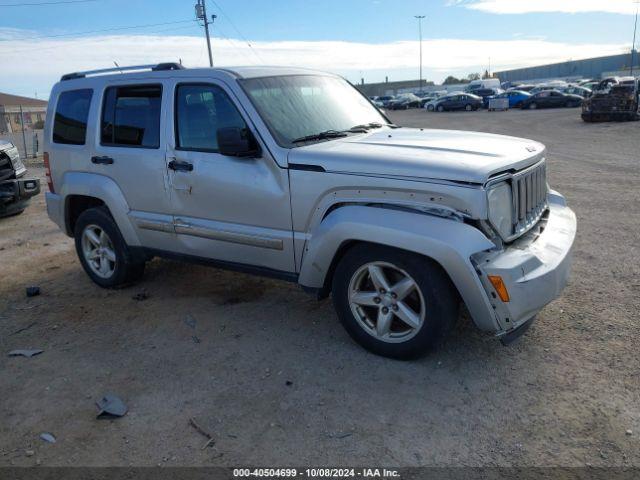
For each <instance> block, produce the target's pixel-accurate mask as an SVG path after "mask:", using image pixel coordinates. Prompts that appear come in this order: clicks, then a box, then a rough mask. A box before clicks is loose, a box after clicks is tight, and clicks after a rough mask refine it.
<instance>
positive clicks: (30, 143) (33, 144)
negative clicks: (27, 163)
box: [0, 130, 44, 160]
mask: <svg viewBox="0 0 640 480" xmlns="http://www.w3.org/2000/svg"><path fill="white" fill-rule="evenodd" d="M43 139H44V131H43V130H25V132H24V137H23V135H22V132H21V131H19V132H13V133H2V134H0V140H6V141H9V142H11V143H13V144H14V145H15V146H16V147H18V151H19V152H20V158H22V159H24V160H26V159H29V158H37V157H40V156H41V155H42V148H43V145H42V141H43ZM25 144H26V145H25ZM25 146H26V151H25Z"/></svg>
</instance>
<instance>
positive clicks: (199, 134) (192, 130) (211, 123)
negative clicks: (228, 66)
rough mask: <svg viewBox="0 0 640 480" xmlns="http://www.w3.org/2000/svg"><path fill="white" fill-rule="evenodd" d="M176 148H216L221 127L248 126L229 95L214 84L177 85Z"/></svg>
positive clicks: (209, 150)
mask: <svg viewBox="0 0 640 480" xmlns="http://www.w3.org/2000/svg"><path fill="white" fill-rule="evenodd" d="M175 115H176V120H175V122H176V147H177V148H179V149H183V150H201V151H206V152H217V151H218V139H217V132H218V129H220V128H225V127H238V128H247V124H246V123H245V122H244V120H243V119H242V116H241V115H240V113H239V112H238V109H237V108H236V106H235V105H234V104H233V102H232V101H231V99H230V98H229V97H228V95H227V94H226V93H225V92H224V91H223V90H222V89H221V88H220V87H216V86H215V85H193V84H192V85H188V84H183V85H178V88H177V89H176V101H175Z"/></svg>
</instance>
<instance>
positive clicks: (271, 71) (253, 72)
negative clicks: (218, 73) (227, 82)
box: [219, 66, 327, 78]
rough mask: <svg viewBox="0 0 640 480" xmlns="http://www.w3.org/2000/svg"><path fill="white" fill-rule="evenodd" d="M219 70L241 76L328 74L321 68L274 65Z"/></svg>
mask: <svg viewBox="0 0 640 480" xmlns="http://www.w3.org/2000/svg"><path fill="white" fill-rule="evenodd" d="M219 70H226V71H227V72H230V73H233V74H235V75H236V76H237V77H240V78H258V77H271V76H274V75H309V74H316V75H318V74H320V75H326V74H327V72H323V71H321V70H314V69H311V68H298V67H274V66H257V67H228V68H221V69H219Z"/></svg>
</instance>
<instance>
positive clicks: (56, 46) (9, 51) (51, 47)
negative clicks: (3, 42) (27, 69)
mask: <svg viewBox="0 0 640 480" xmlns="http://www.w3.org/2000/svg"><path fill="white" fill-rule="evenodd" d="M188 21H189V22H194V24H193V25H187V26H186V27H178V28H175V29H174V28H169V29H162V30H156V31H153V32H148V34H154V33H163V32H168V31H172V30H182V29H185V28H191V27H193V26H195V25H196V22H195V21H194V20H188ZM171 23H184V21H182V22H168V23H166V24H165V25H167V24H171ZM159 25H162V24H159ZM146 26H150V25H146ZM126 28H135V27H126ZM108 30H109V31H110V30H115V29H108ZM87 38H88V39H91V38H92V37H87ZM16 40H22V41H23V40H25V39H16ZM56 48H60V46H59V45H52V46H49V47H42V46H40V47H34V48H21V49H19V50H0V53H2V54H3V55H6V54H12V53H22V52H33V51H40V50H51V49H56Z"/></svg>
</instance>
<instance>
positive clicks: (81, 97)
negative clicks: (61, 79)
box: [53, 88, 93, 145]
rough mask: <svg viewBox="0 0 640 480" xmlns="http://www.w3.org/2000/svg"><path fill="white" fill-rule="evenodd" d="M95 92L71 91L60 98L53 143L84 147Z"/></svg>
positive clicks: (54, 124)
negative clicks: (90, 107)
mask: <svg viewBox="0 0 640 480" xmlns="http://www.w3.org/2000/svg"><path fill="white" fill-rule="evenodd" d="M92 96H93V90H91V89H89V88H86V89H82V90H69V91H68V92H62V93H61V94H60V96H59V97H58V104H57V105H56V114H55V118H54V121H53V141H54V143H63V144H67V145H84V143H85V140H86V137H87V119H88V118H89V106H90V105H91V97H92Z"/></svg>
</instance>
